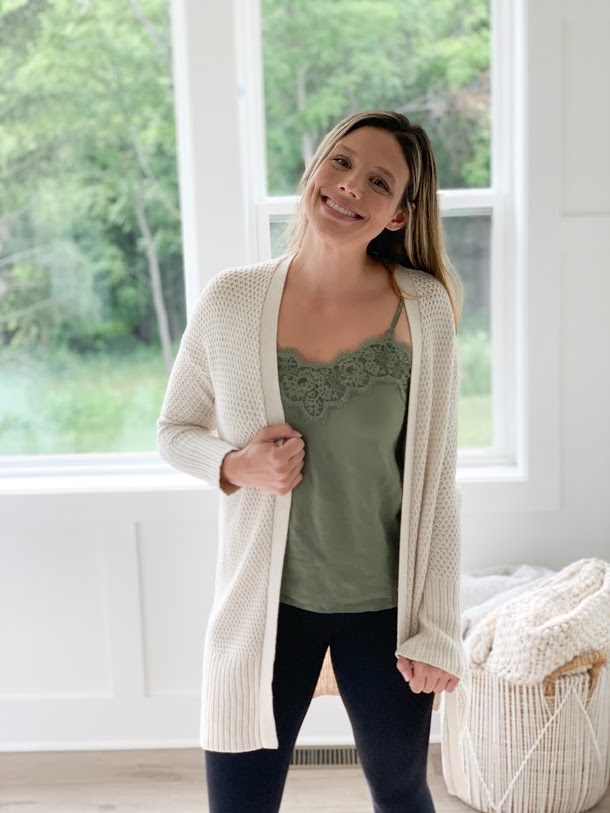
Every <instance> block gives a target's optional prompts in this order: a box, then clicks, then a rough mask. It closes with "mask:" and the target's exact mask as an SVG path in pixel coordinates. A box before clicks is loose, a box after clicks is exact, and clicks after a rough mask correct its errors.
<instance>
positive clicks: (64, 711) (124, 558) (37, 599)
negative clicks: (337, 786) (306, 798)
mask: <svg viewBox="0 0 610 813" xmlns="http://www.w3.org/2000/svg"><path fill="white" fill-rule="evenodd" d="M527 7H528V11H527V15H528V29H529V38H528V43H527V49H526V53H527V55H528V65H527V68H528V85H527V86H528V98H527V112H528V121H529V126H528V130H527V139H526V144H525V145H524V147H525V148H526V150H527V163H528V167H529V172H528V181H529V187H528V233H529V240H528V246H527V251H526V254H527V260H528V267H527V281H528V290H529V293H530V294H533V293H535V292H537V293H538V295H539V294H540V293H541V294H542V296H543V297H544V296H547V295H548V303H549V305H548V306H549V308H552V309H553V310H552V318H551V319H550V320H549V319H547V318H543V317H541V315H540V313H538V312H537V311H535V310H534V309H532V308H531V307H530V308H528V310H527V311H526V313H525V316H526V320H527V321H526V335H527V341H528V344H527V354H528V356H531V359H535V361H536V364H533V363H532V364H530V365H529V367H528V368H527V376H528V378H527V380H526V385H527V387H528V392H529V397H530V398H531V402H530V403H531V404H532V405H533V407H532V408H535V406H536V403H537V398H538V397H540V398H542V396H543V395H544V393H543V392H542V388H543V387H546V386H547V384H546V380H545V375H544V374H545V371H547V372H548V371H550V378H551V380H552V381H553V382H554V386H556V389H557V392H558V399H557V403H556V404H555V410H556V412H555V413H554V415H553V416H549V418H556V417H558V418H559V433H558V438H559V440H558V443H559V456H558V457H559V461H560V497H559V500H558V502H557V504H556V505H555V507H554V508H553V510H543V511H537V512H531V511H524V510H518V511H515V512H498V510H497V509H496V507H494V508H493V510H486V508H489V505H488V503H486V502H484V501H477V498H476V494H477V493H480V492H477V491H476V489H473V490H469V489H468V487H467V485H466V484H465V485H464V486H463V489H464V491H465V492H466V493H465V497H466V499H465V510H464V513H463V531H462V535H463V568H464V569H470V568H473V567H477V566H484V565H487V564H492V563H500V562H504V563H517V562H530V563H538V564H544V565H547V566H548V567H551V568H555V569H559V568H561V567H563V566H565V565H566V564H568V563H569V562H571V561H574V560H575V559H579V558H581V557H590V556H598V557H601V558H605V559H608V558H610V476H609V466H610V463H609V461H610V432H609V429H608V415H610V375H609V373H610V364H609V362H608V357H609V349H610V319H609V318H608V305H609V302H610V263H609V261H608V257H609V256H610V152H609V151H608V144H610V112H609V110H610V105H609V104H608V102H609V99H608V95H609V88H608V79H607V77H608V76H610V48H608V45H607V44H608V42H610V6H609V5H608V4H607V3H606V2H605V0H588V1H587V0H578V2H576V0H570V2H562V1H561V0H537V2H530V3H528V4H527ZM534 298H535V297H533V296H532V301H533V300H534ZM538 301H539V296H538ZM545 301H546V300H545ZM548 324H552V325H555V326H556V332H555V333H554V334H553V336H552V337H551V339H552V340H551V341H549V336H548V334H547V332H546V331H547V326H548ZM544 345H546V346H548V347H549V348H550V350H549V355H548V357H542V359H541V358H540V353H539V352H538V351H539V348H540V347H541V346H544ZM526 361H527V359H526ZM556 376H558V381H557V380H556ZM556 451H557V450H556V449H553V450H549V455H550V454H551V453H554V452H556ZM458 479H460V477H459V475H458ZM0 488H1V486H0ZM0 523H1V524H0V529H1V531H0V533H1V536H0V748H1V749H2V750H44V749H49V750H51V749H73V748H74V749H80V748H134V747H151V748H152V747H161V746H163V747H168V746H172V745H175V746H193V747H196V746H197V744H198V726H199V686H200V676H201V656H202V642H203V635H204V630H205V624H206V619H207V615H208V613H209V609H210V606H211V596H212V589H213V578H214V569H215V564H216V523H217V494H216V492H214V491H213V490H210V489H208V488H206V487H204V486H202V485H201V484H199V483H198V482H197V481H195V480H192V479H191V480H189V486H188V487H185V488H182V489H179V488H163V487H159V486H158V485H157V486H156V487H151V488H150V489H147V487H146V485H145V484H144V483H143V481H141V482H140V485H139V486H138V487H137V488H133V489H132V488H131V487H130V486H129V485H125V486H124V487H123V488H120V489H119V490H118V491H117V490H116V487H115V489H114V490H113V488H110V489H109V490H108V489H97V490H96V488H93V487H89V486H88V485H87V482H85V481H83V482H82V483H80V484H79V485H78V486H77V487H76V488H75V489H73V491H72V492H70V491H69V490H68V491H66V492H64V493H59V492H58V493H39V494H25V493H24V494H13V495H5V496H3V497H2V498H1V501H0ZM439 732H440V727H439V718H438V715H437V714H435V715H434V716H433V730H432V739H433V740H436V741H438V737H439ZM352 741H353V740H352V738H351V730H350V727H349V723H348V720H347V716H346V714H345V712H344V710H343V706H342V704H341V701H340V700H339V699H338V698H334V697H332V698H328V697H324V698H316V699H315V700H314V701H313V702H312V705H311V708H310V710H309V712H308V715H307V717H306V720H305V722H304V724H303V728H302V730H301V736H300V739H299V743H306V742H315V743H322V742H333V743H339V742H352Z"/></svg>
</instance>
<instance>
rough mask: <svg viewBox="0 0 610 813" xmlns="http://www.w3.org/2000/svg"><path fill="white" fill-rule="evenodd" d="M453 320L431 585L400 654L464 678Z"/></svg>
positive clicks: (444, 344) (445, 343)
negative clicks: (414, 632) (410, 635)
mask: <svg viewBox="0 0 610 813" xmlns="http://www.w3.org/2000/svg"><path fill="white" fill-rule="evenodd" d="M443 298H444V297H443ZM447 302H448V298H447ZM445 311H446V312H445ZM452 319H453V317H452V315H451V312H450V309H449V305H448V304H447V307H445V308H444V309H443V313H442V317H439V322H442V325H443V328H442V330H441V333H442V338H441V339H440V340H439V349H441V348H442V355H443V356H445V358H448V360H449V361H448V364H445V365H442V364H441V363H440V360H439V363H438V370H439V371H440V370H441V369H442V367H443V366H444V368H445V375H444V380H445V382H446V383H445V385H444V386H443V387H442V390H443V398H444V399H445V400H446V404H447V406H446V411H445V418H446V422H445V431H444V441H443V452H442V461H441V471H440V478H439V483H438V491H437V494H436V500H435V507H434V516H433V521H432V531H431V540H430V552H429V557H428V563H427V572H426V581H425V586H424V590H423V594H422V599H421V605H420V608H419V614H418V625H419V630H418V632H417V633H416V634H415V635H414V636H413V637H411V638H409V639H408V640H407V641H404V642H403V643H402V644H401V645H400V647H398V649H397V654H399V655H402V656H403V657H406V658H410V659H412V660H414V661H422V662H423V663H427V664H430V665H431V666H437V667H439V668H440V669H443V670H445V671H446V672H449V673H450V674H452V675H455V676H456V677H461V676H462V675H463V674H464V672H465V669H466V660H465V652H464V648H463V645H462V640H461V614H460V559H461V528H460V513H461V505H462V495H461V492H460V491H459V488H458V486H457V483H456V467H457V451H458V402H459V368H458V352H457V338H456V336H455V328H454V325H453V321H452ZM449 320H451V326H449ZM445 354H446V355H445ZM439 374H440V373H439Z"/></svg>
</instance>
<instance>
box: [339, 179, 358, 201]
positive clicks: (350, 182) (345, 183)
mask: <svg viewBox="0 0 610 813" xmlns="http://www.w3.org/2000/svg"><path fill="white" fill-rule="evenodd" d="M339 189H342V190H343V191H344V192H345V193H346V194H348V195H353V197H355V198H359V197H360V195H361V194H362V182H361V180H360V178H359V177H358V176H357V175H350V176H345V175H344V176H343V177H342V178H341V181H340V182H339Z"/></svg>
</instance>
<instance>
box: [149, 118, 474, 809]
mask: <svg viewBox="0 0 610 813" xmlns="http://www.w3.org/2000/svg"><path fill="white" fill-rule="evenodd" d="M436 191H437V176H436V167H435V162H434V157H433V153H432V149H431V146H430V142H429V140H428V137H427V136H426V134H425V132H424V130H423V129H422V128H421V127H419V126H417V125H414V124H412V123H411V122H410V121H409V120H408V119H407V118H406V117H404V116H402V115H400V114H398V113H393V112H388V111H369V112H365V113H359V114H356V115H352V116H350V117H349V118H347V119H345V120H344V121H342V122H340V123H339V124H338V125H337V126H336V127H335V128H334V129H333V130H332V131H331V132H330V133H329V134H328V135H327V136H326V138H325V139H324V140H323V141H322V143H321V144H320V146H319V147H318V150H317V151H316V154H315V155H314V157H313V160H312V162H311V165H310V166H309V167H308V168H307V170H306V172H305V174H304V176H303V178H302V181H301V184H300V187H299V193H300V196H301V197H300V202H299V207H298V210H297V213H296V216H295V218H294V219H293V221H292V224H291V228H290V229H289V231H291V232H292V234H293V240H292V244H291V246H290V250H289V253H288V254H287V255H285V256H283V257H281V258H279V259H275V260H271V261H267V262H262V263H257V264H255V265H250V266H244V267H240V268H231V269H227V270H225V271H223V272H221V273H220V274H218V275H217V276H216V277H215V278H214V279H213V280H212V281H211V282H210V283H209V284H208V285H207V286H206V288H205V289H204V291H203V292H202V294H201V297H200V299H199V302H198V304H197V307H196V309H195V312H194V313H193V316H192V318H191V319H190V320H189V324H188V326H187V328H186V331H185V333H184V336H183V339H182V342H181V345H180V350H179V353H178V356H177V359H176V362H175V364H174V367H173V370H172V373H171V376H170V381H169V385H168V389H167V393H166V396H165V400H164V404H163V408H162V413H161V417H160V419H159V425H158V429H159V432H158V439H159V449H160V452H161V454H162V455H163V457H164V458H165V459H166V460H167V461H168V462H169V463H171V464H172V465H173V466H175V467H176V468H178V469H181V470H182V471H185V472H188V473H190V474H192V475H194V476H195V477H199V478H201V479H203V480H205V481H206V482H208V483H210V484H212V485H214V486H216V487H218V488H219V489H220V491H221V498H220V500H221V503H220V546H219V551H218V564H217V569H216V574H215V595H214V605H213V608H212V611H211V614H210V618H209V622H208V627H207V633H206V640H205V646H204V668H203V687H202V711H201V738H200V742H201V746H202V748H203V749H204V750H205V759H206V778H207V786H208V798H209V803H210V811H211V813H237V812H238V811H239V813H247V812H248V811H252V813H254V812H255V811H256V813H271V811H277V810H279V806H280V802H281V798H282V793H283V789H284V783H285V780H286V775H287V771H288V767H289V762H290V757H291V754H292V751H293V748H294V743H295V741H296V737H297V735H298V732H299V729H300V726H301V723H302V721H303V718H304V717H305V714H306V712H307V709H308V707H309V704H310V702H311V699H312V697H313V696H314V691H315V690H316V687H317V685H318V683H319V681H320V674H321V668H322V665H323V664H325V665H330V668H331V676H332V678H333V680H336V685H337V686H338V691H339V692H340V694H341V697H342V700H343V702H344V705H345V707H346V709H347V712H348V715H349V717H350V721H351V724H352V728H353V730H354V737H355V741H356V746H357V748H358V753H359V757H360V761H361V763H362V767H363V771H364V774H365V777H366V779H367V782H368V785H369V788H370V790H371V795H372V798H373V802H374V809H375V811H376V813H398V811H400V813H404V811H405V810H409V811H413V813H428V811H433V810H434V806H433V803H432V798H431V795H430V791H429V788H428V785H427V781H426V762H427V751H428V742H429V732H430V723H431V714H432V708H433V699H434V697H435V695H436V694H439V693H441V692H446V693H452V692H453V691H454V690H455V688H456V686H457V685H458V683H459V682H460V680H461V679H463V678H464V677H466V669H465V659H464V652H463V649H462V645H461V638H460V613H459V561H460V530H459V512H460V507H461V500H460V493H459V491H458V490H457V488H456V485H455V470H456V461H457V400H458V366H457V350H456V338H455V334H456V329H457V322H458V319H459V314H460V309H461V295H462V288H461V283H460V281H459V278H458V277H457V276H456V274H455V272H454V271H453V270H452V268H451V266H450V264H449V261H448V260H447V258H446V254H445V252H444V249H443V240H442V229H441V220H440V215H439V210H438V205H437V200H436ZM327 650H329V651H330V658H331V660H330V661H329V660H328V658H327V657H325V656H326V655H327ZM460 725H461V722H460Z"/></svg>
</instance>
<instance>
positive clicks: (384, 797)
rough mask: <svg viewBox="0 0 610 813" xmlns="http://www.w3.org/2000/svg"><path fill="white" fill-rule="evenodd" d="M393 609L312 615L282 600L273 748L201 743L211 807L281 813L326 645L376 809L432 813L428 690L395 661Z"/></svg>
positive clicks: (216, 812) (222, 811) (215, 811)
mask: <svg viewBox="0 0 610 813" xmlns="http://www.w3.org/2000/svg"><path fill="white" fill-rule="evenodd" d="M396 614H397V610H396V608H393V609H389V610H377V611H374V612H359V613H314V612H310V611H309V610H301V609H300V608H298V607H293V606H291V605H289V604H284V603H283V602H281V603H280V605H279V616H278V628H277V639H276V655H275V663H274V672H273V708H274V714H275V721H276V729H277V736H278V742H279V748H277V749H275V748H260V749H257V750H255V751H244V752H241V753H227V752H223V751H208V750H206V751H205V767H206V781H207V792H208V801H209V808H210V813H277V811H279V809H280V803H281V800H282V795H283V793H284V785H285V783H286V776H287V773H288V768H289V764H290V758H291V756H292V752H293V750H294V746H295V742H296V738H297V735H298V733H299V730H300V728H301V724H302V722H303V719H304V718H305V714H306V713H307V709H308V708H309V704H310V702H311V700H312V697H313V693H314V690H315V687H316V683H317V680H318V676H319V674H320V668H321V666H322V662H323V660H324V654H325V652H326V649H327V647H328V646H330V653H331V659H332V663H333V669H334V672H335V676H336V678H337V685H338V687H339V691H340V693H341V699H342V701H343V704H344V705H345V708H346V710H347V713H348V716H349V719H350V723H351V726H352V729H353V733H354V740H355V743H356V748H357V750H358V756H359V758H360V763H361V765H362V770H363V772H364V776H365V778H366V781H367V784H368V786H369V790H370V792H371V797H372V800H373V808H374V811H375V813H407V811H408V813H434V804H433V802H432V796H431V795H430V789H429V788H428V783H427V781H426V767H427V756H428V744H429V736H430V724H431V719H432V703H433V701H434V693H433V692H429V693H427V692H423V691H422V692H420V693H417V694H416V693H415V692H412V691H411V689H410V687H409V684H408V683H407V682H406V681H405V679H404V678H403V676H402V675H401V673H400V672H399V671H398V669H397V668H396V656H395V655H394V652H395V651H396V618H397V615H396ZM329 776H330V773H329Z"/></svg>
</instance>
